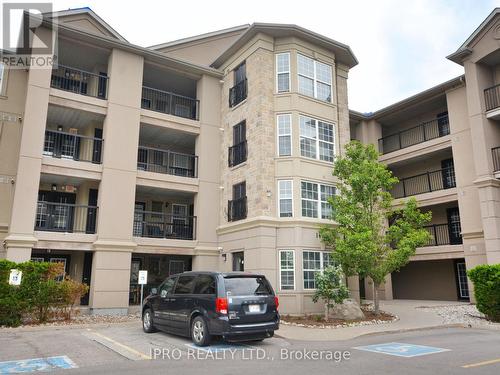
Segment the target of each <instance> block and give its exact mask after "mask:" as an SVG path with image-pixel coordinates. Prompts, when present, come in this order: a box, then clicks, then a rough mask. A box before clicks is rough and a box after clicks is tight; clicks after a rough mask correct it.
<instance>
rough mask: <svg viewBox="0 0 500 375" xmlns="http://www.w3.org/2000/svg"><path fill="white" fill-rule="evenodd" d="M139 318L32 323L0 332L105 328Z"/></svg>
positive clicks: (133, 322) (135, 322) (138, 321)
mask: <svg viewBox="0 0 500 375" xmlns="http://www.w3.org/2000/svg"><path fill="white" fill-rule="evenodd" d="M140 321H141V320H140V319H139V318H137V320H131V321H125V322H106V323H69V324H57V325H50V324H44V325H32V326H19V327H0V333H9V332H12V333H16V332H38V331H48V330H55V331H59V330H63V329H64V330H66V329H85V328H107V327H111V326H114V325H117V324H130V325H132V324H139V327H140V326H141V325H140Z"/></svg>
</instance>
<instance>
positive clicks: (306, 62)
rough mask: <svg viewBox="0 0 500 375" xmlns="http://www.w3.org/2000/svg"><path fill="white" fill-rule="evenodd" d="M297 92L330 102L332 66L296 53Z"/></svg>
mask: <svg viewBox="0 0 500 375" xmlns="http://www.w3.org/2000/svg"><path fill="white" fill-rule="evenodd" d="M297 70H298V81H299V93H301V94H304V95H307V96H310V97H313V98H316V99H319V100H323V101H325V102H330V103H331V102H332V67H331V66H330V65H328V64H324V63H322V62H319V61H316V60H313V59H311V58H310V57H306V56H304V55H301V54H298V55H297Z"/></svg>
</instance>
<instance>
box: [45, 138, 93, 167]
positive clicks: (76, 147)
mask: <svg viewBox="0 0 500 375" xmlns="http://www.w3.org/2000/svg"><path fill="white" fill-rule="evenodd" d="M102 146H103V140H102V139H100V138H94V137H86V136H83V135H79V134H73V133H67V132H62V131H56V130H46V131H45V141H44V145H43V154H44V155H47V156H52V157H54V158H63V159H73V160H78V161H87V162H92V163H96V164H100V163H101V162H102Z"/></svg>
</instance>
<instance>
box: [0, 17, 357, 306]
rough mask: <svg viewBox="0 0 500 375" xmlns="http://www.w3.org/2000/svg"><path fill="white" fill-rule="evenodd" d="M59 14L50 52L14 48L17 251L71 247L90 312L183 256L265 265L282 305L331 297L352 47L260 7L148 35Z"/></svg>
mask: <svg viewBox="0 0 500 375" xmlns="http://www.w3.org/2000/svg"><path fill="white" fill-rule="evenodd" d="M56 22H57V24H58V32H57V36H56V37H57V44H58V56H57V59H58V65H57V66H55V67H54V68H53V69H52V70H51V69H30V70H28V71H27V70H19V69H13V68H9V67H8V66H7V65H2V70H1V72H2V74H1V79H2V80H1V83H2V86H1V87H2V95H1V96H0V111H1V113H2V133H1V138H0V160H1V163H0V175H1V176H2V181H1V182H2V183H1V184H0V189H1V191H0V199H1V210H0V236H1V237H0V238H1V239H2V240H3V247H2V248H1V251H2V252H3V256H4V257H6V258H8V259H11V260H14V261H26V260H30V259H31V260H33V261H42V260H46V261H51V262H62V263H64V264H65V273H66V274H68V275H70V276H71V277H73V278H75V279H76V280H82V281H84V282H86V283H88V284H89V285H90V292H89V294H88V295H87V296H85V297H84V298H83V299H82V301H81V304H82V305H87V306H88V307H89V310H90V311H91V312H92V313H125V312H127V310H128V308H129V307H134V306H137V305H139V304H140V294H139V291H140V287H139V285H138V271H139V270H142V269H144V270H148V284H147V285H146V293H147V292H148V290H149V289H150V288H151V287H156V286H158V285H159V284H160V283H161V281H162V280H163V279H165V278H166V277H167V276H168V275H170V274H174V273H178V272H182V271H186V270H214V269H215V270H227V271H230V270H245V271H254V272H262V273H264V274H266V276H267V277H268V278H269V280H270V281H271V283H272V284H273V286H274V288H275V289H276V291H277V292H278V294H279V295H280V297H281V300H280V305H281V309H282V311H283V312H285V313H297V314H298V313H304V312H312V311H322V307H321V306H320V305H315V304H313V303H312V301H311V298H310V296H311V295H312V293H313V290H314V274H315V272H317V271H320V270H321V269H322V268H324V267H325V266H326V265H327V264H328V263H329V251H328V249H325V248H324V246H323V245H322V244H321V241H320V240H319V238H318V234H317V225H318V223H329V220H328V218H329V214H330V212H329V207H328V205H327V204H326V199H327V197H328V196H330V195H331V194H334V193H335V179H334V178H333V176H332V175H331V169H332V165H333V160H334V157H335V156H336V155H339V154H340V153H341V152H342V151H341V150H342V149H343V146H344V145H345V144H346V143H347V142H348V141H349V140H350V133H349V110H348V104H347V77H348V72H349V69H350V68H351V67H353V66H354V65H356V64H357V61H356V58H355V56H354V55H353V53H352V52H351V50H350V49H349V47H348V46H346V45H344V44H341V43H339V42H336V41H334V40H331V39H329V38H326V37H324V36H321V35H318V34H316V33H314V32H312V31H309V30H306V29H303V28H301V27H298V26H295V25H278V24H261V23H256V24H252V25H243V26H238V27H234V28H230V29H225V30H222V31H217V32H212V33H208V34H203V35H199V36H195V37H192V38H186V39H183V40H178V41H174V42H168V43H164V44H161V45H156V46H152V47H148V48H143V47H138V46H135V45H132V44H130V43H128V42H127V41H126V40H125V39H124V38H123V37H122V36H121V35H119V34H118V33H117V32H116V31H115V30H113V28H112V27H111V26H109V25H108V24H107V23H106V22H105V21H104V20H102V19H101V18H100V17H99V16H98V15H97V14H95V13H94V12H93V11H92V10H90V9H88V8H83V9H76V10H68V11H62V12H57V13H55V14H53V17H52V19H51V20H46V22H45V23H44V24H43V25H42V26H40V27H39V28H37V29H36V31H35V34H36V35H37V36H38V37H39V38H43V37H44V35H45V36H47V33H49V32H50V31H49V28H48V26H49V25H51V24H53V23H56ZM62 276H63V275H61V277H62ZM353 285H355V289H357V288H358V282H357V281H356V282H354V283H353Z"/></svg>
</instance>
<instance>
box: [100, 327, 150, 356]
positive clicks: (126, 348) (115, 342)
mask: <svg viewBox="0 0 500 375" xmlns="http://www.w3.org/2000/svg"><path fill="white" fill-rule="evenodd" d="M92 333H93V334H94V335H96V336H99V337H101V338H103V339H104V340H107V341H109V342H111V343H113V344H115V345H118V346H119V347H121V348H123V349H125V350H128V351H129V352H131V353H134V354H135V355H138V356H139V357H141V358H142V359H151V356H149V355H147V354H144V353H142V352H140V351H138V350H135V349H134V348H131V347H130V346H127V345H125V344H122V343H120V342H118V341H116V340H113V339H112V338H111V337H108V336H105V335H103V334H102V333H99V332H95V331H93V332H92Z"/></svg>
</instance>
